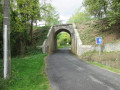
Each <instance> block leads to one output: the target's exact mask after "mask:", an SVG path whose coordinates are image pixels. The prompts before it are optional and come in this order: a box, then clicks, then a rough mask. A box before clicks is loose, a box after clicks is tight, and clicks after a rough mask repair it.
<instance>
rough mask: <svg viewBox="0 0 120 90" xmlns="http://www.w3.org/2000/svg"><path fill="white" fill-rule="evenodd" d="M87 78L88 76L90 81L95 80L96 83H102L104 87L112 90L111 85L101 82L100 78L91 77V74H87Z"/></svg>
mask: <svg viewBox="0 0 120 90" xmlns="http://www.w3.org/2000/svg"><path fill="white" fill-rule="evenodd" d="M89 78H90V79H91V80H92V81H94V82H96V83H99V84H101V85H103V86H106V87H107V88H108V90H114V89H113V88H112V87H110V86H108V85H106V84H105V83H104V82H101V81H100V80H98V79H96V78H95V77H93V76H91V75H90V76H89Z"/></svg>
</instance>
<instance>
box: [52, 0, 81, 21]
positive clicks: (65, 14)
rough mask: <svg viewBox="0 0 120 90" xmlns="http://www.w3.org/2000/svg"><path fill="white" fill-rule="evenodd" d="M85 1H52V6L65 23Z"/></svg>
mask: <svg viewBox="0 0 120 90" xmlns="http://www.w3.org/2000/svg"><path fill="white" fill-rule="evenodd" d="M82 1H83V0H52V1H51V2H52V5H53V6H54V7H55V8H56V11H58V13H59V15H60V19H61V20H63V22H64V23H65V22H66V21H67V20H68V19H69V18H70V16H72V14H74V12H75V10H76V9H78V8H79V7H80V6H81V5H82Z"/></svg>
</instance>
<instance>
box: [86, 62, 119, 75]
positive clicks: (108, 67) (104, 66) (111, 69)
mask: <svg viewBox="0 0 120 90" xmlns="http://www.w3.org/2000/svg"><path fill="white" fill-rule="evenodd" d="M88 63H90V64H93V65H95V66H98V67H101V68H104V69H107V70H110V71H113V72H116V73H120V69H116V68H113V67H110V66H106V65H103V64H100V63H98V62H91V61H88Z"/></svg>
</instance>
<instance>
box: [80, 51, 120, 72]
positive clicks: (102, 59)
mask: <svg viewBox="0 0 120 90" xmlns="http://www.w3.org/2000/svg"><path fill="white" fill-rule="evenodd" d="M119 56H120V52H109V53H108V52H102V54H101V55H99V52H95V51H93V52H87V53H85V54H83V55H82V56H81V57H80V58H81V59H82V60H85V61H87V62H89V63H91V64H94V65H97V66H99V67H102V68H105V69H108V70H111V71H114V72H117V73H120V57H119Z"/></svg>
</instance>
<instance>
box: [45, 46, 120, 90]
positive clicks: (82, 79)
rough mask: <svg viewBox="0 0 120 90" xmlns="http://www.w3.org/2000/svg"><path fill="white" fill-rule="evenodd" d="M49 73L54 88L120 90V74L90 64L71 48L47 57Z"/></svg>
mask: <svg viewBox="0 0 120 90" xmlns="http://www.w3.org/2000/svg"><path fill="white" fill-rule="evenodd" d="M46 63H47V68H46V70H47V74H48V77H49V79H50V83H51V86H52V88H53V89H54V90H120V75H119V74H115V73H113V72H110V71H107V70H104V69H101V68H99V67H97V66H93V65H91V64H88V63H86V62H84V61H82V60H80V59H79V58H78V57H77V56H76V55H74V54H72V53H71V51H70V50H69V48H64V49H60V50H56V51H55V52H54V53H53V54H51V55H50V56H48V57H47V60H46Z"/></svg>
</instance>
